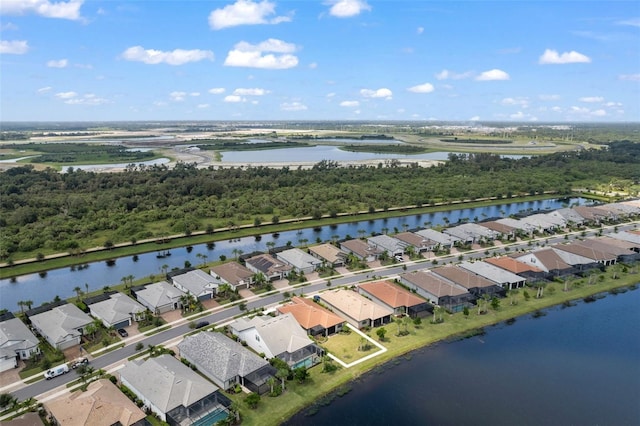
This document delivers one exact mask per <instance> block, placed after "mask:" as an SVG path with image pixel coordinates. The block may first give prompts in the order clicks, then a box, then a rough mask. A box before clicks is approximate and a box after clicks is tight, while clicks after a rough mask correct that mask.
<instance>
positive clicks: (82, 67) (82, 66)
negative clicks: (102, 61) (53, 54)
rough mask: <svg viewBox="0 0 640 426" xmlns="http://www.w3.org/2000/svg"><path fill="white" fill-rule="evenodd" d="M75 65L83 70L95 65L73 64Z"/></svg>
mask: <svg viewBox="0 0 640 426" xmlns="http://www.w3.org/2000/svg"><path fill="white" fill-rule="evenodd" d="M73 66H74V67H76V68H80V69H83V70H92V69H93V65H91V64H73Z"/></svg>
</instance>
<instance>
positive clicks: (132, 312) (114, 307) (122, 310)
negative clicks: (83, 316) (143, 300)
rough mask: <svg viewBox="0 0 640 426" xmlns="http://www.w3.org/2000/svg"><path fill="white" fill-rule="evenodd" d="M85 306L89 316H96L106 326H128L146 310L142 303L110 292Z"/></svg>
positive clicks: (137, 319)
mask: <svg viewBox="0 0 640 426" xmlns="http://www.w3.org/2000/svg"><path fill="white" fill-rule="evenodd" d="M87 307H88V308H89V313H90V314H91V316H92V317H94V318H98V319H99V320H100V321H102V324H104V326H105V327H107V328H109V327H113V328H124V327H128V326H130V325H131V324H133V321H139V320H140V319H142V318H143V317H144V315H145V311H146V310H147V308H146V307H144V306H143V305H142V304H140V303H138V302H136V301H135V300H133V299H132V298H130V297H129V296H127V295H125V294H122V293H112V294H110V295H109V297H108V298H107V299H106V300H103V301H101V302H96V303H92V304H90V305H88V306H87Z"/></svg>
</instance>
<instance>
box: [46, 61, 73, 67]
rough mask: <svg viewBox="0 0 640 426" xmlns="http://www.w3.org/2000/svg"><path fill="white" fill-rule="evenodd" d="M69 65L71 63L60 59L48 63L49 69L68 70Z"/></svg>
mask: <svg viewBox="0 0 640 426" xmlns="http://www.w3.org/2000/svg"><path fill="white" fill-rule="evenodd" d="M68 64H69V61H67V60H66V59H59V60H57V61H56V60H51V61H48V62H47V66H48V67H49V68H66V67H67V65H68Z"/></svg>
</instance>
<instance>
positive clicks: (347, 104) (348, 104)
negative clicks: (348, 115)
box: [340, 101, 360, 108]
mask: <svg viewBox="0 0 640 426" xmlns="http://www.w3.org/2000/svg"><path fill="white" fill-rule="evenodd" d="M340 106H341V107H347V108H356V107H359V106H360V102H358V101H342V102H340Z"/></svg>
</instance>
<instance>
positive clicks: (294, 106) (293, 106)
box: [280, 102, 307, 111]
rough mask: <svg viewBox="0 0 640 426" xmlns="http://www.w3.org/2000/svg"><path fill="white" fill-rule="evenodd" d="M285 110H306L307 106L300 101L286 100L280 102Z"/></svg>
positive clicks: (281, 107)
mask: <svg viewBox="0 0 640 426" xmlns="http://www.w3.org/2000/svg"><path fill="white" fill-rule="evenodd" d="M280 109H281V110H283V111H306V110H307V106H306V105H304V104H303V103H300V102H284V103H281V104H280Z"/></svg>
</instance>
